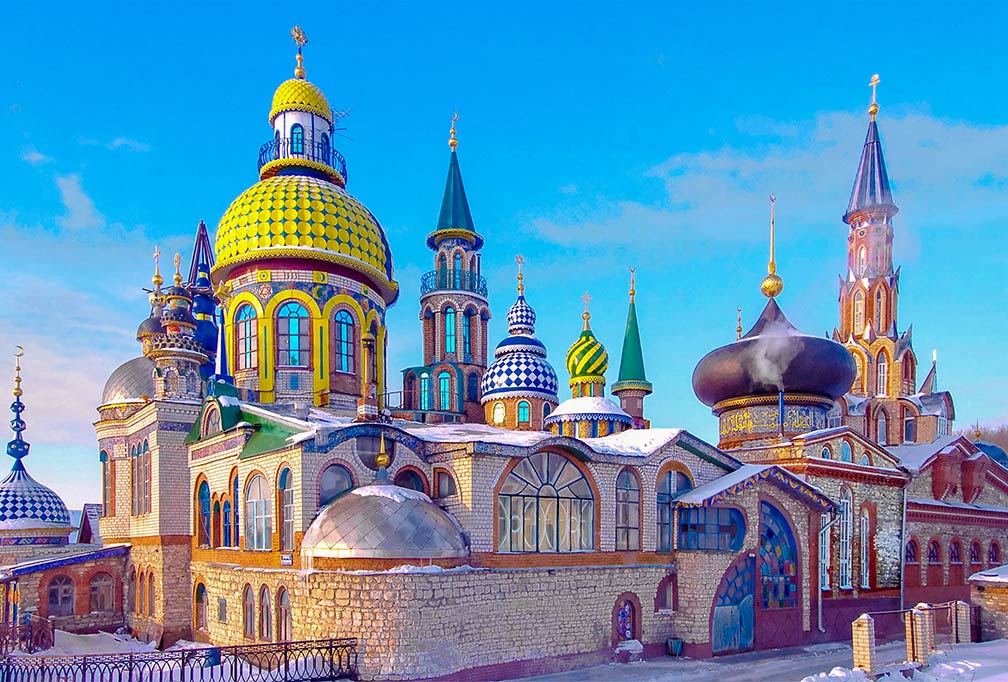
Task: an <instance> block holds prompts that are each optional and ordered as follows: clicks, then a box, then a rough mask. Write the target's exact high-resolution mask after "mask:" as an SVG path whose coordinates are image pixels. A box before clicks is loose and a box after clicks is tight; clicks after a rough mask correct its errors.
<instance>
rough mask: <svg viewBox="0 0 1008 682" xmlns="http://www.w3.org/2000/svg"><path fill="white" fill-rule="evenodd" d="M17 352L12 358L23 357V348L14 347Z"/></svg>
mask: <svg viewBox="0 0 1008 682" xmlns="http://www.w3.org/2000/svg"><path fill="white" fill-rule="evenodd" d="M14 347H15V348H17V351H16V352H15V353H14V357H16V358H23V357H24V346H14Z"/></svg>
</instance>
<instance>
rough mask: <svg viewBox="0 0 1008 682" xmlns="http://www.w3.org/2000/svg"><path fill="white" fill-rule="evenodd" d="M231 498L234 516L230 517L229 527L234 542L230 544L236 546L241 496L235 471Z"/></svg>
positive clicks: (239, 526) (239, 525)
mask: <svg viewBox="0 0 1008 682" xmlns="http://www.w3.org/2000/svg"><path fill="white" fill-rule="evenodd" d="M231 499H232V500H234V508H233V510H232V513H233V514H234V518H233V519H232V524H231V527H232V529H233V530H232V532H233V533H234V537H233V538H232V539H233V540H234V544H233V545H232V546H233V547H237V546H238V539H239V538H238V529H239V528H241V524H240V523H239V520H240V518H241V514H240V513H239V509H240V507H241V498H240V497H239V496H238V474H237V472H236V473H235V475H234V478H233V479H231Z"/></svg>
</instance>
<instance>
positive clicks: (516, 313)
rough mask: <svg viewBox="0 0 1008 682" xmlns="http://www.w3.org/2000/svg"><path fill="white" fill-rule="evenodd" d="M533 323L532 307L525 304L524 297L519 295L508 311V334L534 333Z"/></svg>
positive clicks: (534, 316) (534, 315)
mask: <svg viewBox="0 0 1008 682" xmlns="http://www.w3.org/2000/svg"><path fill="white" fill-rule="evenodd" d="M535 321H536V314H535V311H534V310H532V306H530V305H529V304H528V303H526V302H525V296H523V295H522V294H519V295H518V300H517V301H515V303H514V305H513V306H511V309H510V310H508V314H507V323H508V333H509V334H518V333H521V332H522V331H526V332H529V333H535Z"/></svg>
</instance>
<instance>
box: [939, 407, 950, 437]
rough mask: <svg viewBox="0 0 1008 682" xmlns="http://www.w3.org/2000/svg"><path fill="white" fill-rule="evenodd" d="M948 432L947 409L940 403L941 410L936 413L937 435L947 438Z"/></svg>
mask: <svg viewBox="0 0 1008 682" xmlns="http://www.w3.org/2000/svg"><path fill="white" fill-rule="evenodd" d="M948 432H949V418H948V409H947V408H946V407H945V403H942V406H941V409H940V411H939V412H938V435H939V436H947V435H948Z"/></svg>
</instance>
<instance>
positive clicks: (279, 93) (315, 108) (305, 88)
mask: <svg viewBox="0 0 1008 682" xmlns="http://www.w3.org/2000/svg"><path fill="white" fill-rule="evenodd" d="M285 111H305V112H308V113H311V114H316V115H318V116H321V117H322V118H324V119H325V120H326V121H328V122H329V123H332V122H333V115H332V109H331V108H330V107H329V100H327V99H326V96H325V94H324V93H323V92H322V89H321V88H319V86H317V85H315V84H314V83H311V82H309V81H306V80H305V79H304V78H291V79H289V80H285V81H284V82H283V83H281V84H280V87H278V88H277V89H276V92H274V93H273V106H271V107H270V113H269V122H270V125H273V121H274V119H276V117H277V116H279V115H280V114H282V113H284V112H285Z"/></svg>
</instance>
